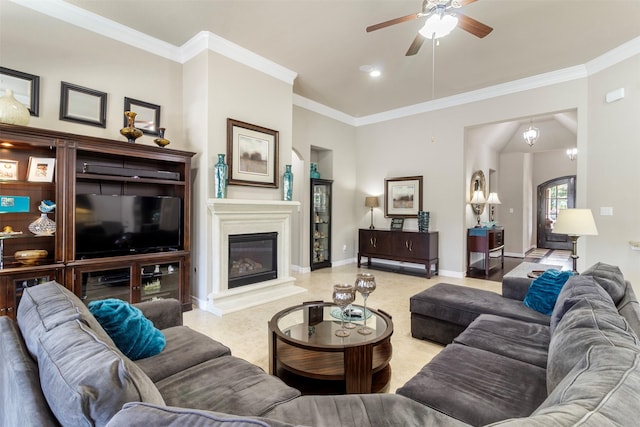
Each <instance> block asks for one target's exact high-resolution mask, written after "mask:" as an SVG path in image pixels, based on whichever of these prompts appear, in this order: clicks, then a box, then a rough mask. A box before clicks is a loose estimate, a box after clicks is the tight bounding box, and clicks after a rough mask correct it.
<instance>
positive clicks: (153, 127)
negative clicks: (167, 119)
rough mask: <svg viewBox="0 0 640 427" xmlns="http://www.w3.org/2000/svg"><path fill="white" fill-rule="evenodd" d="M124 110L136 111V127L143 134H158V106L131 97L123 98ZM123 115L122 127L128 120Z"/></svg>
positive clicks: (126, 124)
mask: <svg viewBox="0 0 640 427" xmlns="http://www.w3.org/2000/svg"><path fill="white" fill-rule="evenodd" d="M124 111H133V112H134V113H136V128H138V129H140V130H141V131H142V133H144V134H145V135H153V136H158V129H160V106H159V105H156V104H151V103H149V102H144V101H138V100H137V99H133V98H126V97H125V98H124ZM123 117H124V125H123V127H127V126H128V125H129V122H128V121H127V117H126V116H123Z"/></svg>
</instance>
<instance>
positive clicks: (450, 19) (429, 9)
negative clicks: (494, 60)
mask: <svg viewBox="0 0 640 427" xmlns="http://www.w3.org/2000/svg"><path fill="white" fill-rule="evenodd" d="M475 1H477V0H423V1H422V12H418V13H412V14H411V15H407V16H402V17H400V18H395V19H391V20H389V21H385V22H381V23H379V24H375V25H371V26H369V27H367V32H368V33H370V32H371V31H376V30H379V29H381V28H386V27H390V26H392V25H395V24H400V23H402V22H407V21H412V20H414V19H418V18H424V17H428V18H427V20H426V23H425V26H424V27H422V28H421V29H420V30H419V31H418V34H417V35H416V38H415V39H414V40H413V43H411V46H409V50H407V53H406V54H405V55H406V56H411V55H415V54H416V53H418V51H419V50H420V48H421V47H422V43H424V39H425V38H429V39H437V38H440V37H443V36H446V35H447V34H449V32H451V30H453V29H454V28H455V27H456V26H458V27H460V28H462V29H463V30H465V31H467V32H469V33H471V34H473V35H474V36H476V37H479V38H483V37H485V36H487V35H488V34H489V33H490V32H491V31H493V28H491V27H489V26H488V25H485V24H483V23H482V22H479V21H476V20H475V19H473V18H470V17H468V16H467V15H465V14H463V13H460V12H458V11H452V10H451V9H458V8H461V7H462V6H466V5H468V4H469V3H473V2H475Z"/></svg>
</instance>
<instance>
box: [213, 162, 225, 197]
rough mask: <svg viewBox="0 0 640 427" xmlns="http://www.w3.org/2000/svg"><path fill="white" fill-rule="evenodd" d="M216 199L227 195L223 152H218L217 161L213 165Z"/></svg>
mask: <svg viewBox="0 0 640 427" xmlns="http://www.w3.org/2000/svg"><path fill="white" fill-rule="evenodd" d="M213 171H214V175H213V180H214V185H215V188H216V199H225V198H226V197H227V164H226V163H225V162H224V154H218V163H216V164H215V166H214V167H213Z"/></svg>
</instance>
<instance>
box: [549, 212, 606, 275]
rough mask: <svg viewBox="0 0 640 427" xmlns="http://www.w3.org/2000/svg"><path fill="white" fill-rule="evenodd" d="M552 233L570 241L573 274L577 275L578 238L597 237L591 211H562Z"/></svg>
mask: <svg viewBox="0 0 640 427" xmlns="http://www.w3.org/2000/svg"><path fill="white" fill-rule="evenodd" d="M552 233H555V234H566V235H568V236H569V239H571V244H572V249H571V258H572V259H573V274H578V269H577V262H578V251H577V247H578V238H579V237H580V236H597V235H598V229H597V228H596V223H595V221H594V220H593V214H592V213H591V209H562V210H561V211H560V212H558V218H557V219H556V222H555V224H554V225H553V231H552Z"/></svg>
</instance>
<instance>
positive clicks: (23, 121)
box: [0, 89, 31, 126]
mask: <svg viewBox="0 0 640 427" xmlns="http://www.w3.org/2000/svg"><path fill="white" fill-rule="evenodd" d="M30 117H31V114H30V113H29V109H28V108H27V107H25V106H24V105H23V104H21V103H20V102H19V101H18V100H16V99H15V98H14V97H13V91H12V90H11V89H7V91H6V93H5V94H4V96H2V97H0V123H8V124H10V125H23V126H24V125H27V124H29V118H30Z"/></svg>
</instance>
